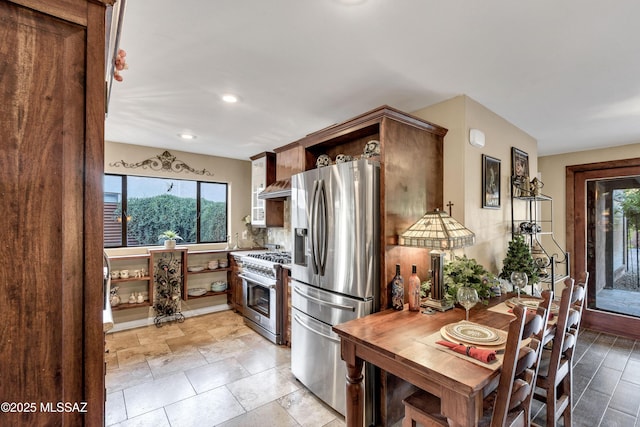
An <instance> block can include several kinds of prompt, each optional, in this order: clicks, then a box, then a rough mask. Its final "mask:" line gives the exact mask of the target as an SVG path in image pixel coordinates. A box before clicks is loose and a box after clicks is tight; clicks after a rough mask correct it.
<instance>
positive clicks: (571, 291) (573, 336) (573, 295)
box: [534, 273, 589, 426]
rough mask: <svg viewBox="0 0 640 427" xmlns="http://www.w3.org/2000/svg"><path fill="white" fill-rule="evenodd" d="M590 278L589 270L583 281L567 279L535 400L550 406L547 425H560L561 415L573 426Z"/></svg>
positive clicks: (543, 353)
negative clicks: (576, 359)
mask: <svg viewBox="0 0 640 427" xmlns="http://www.w3.org/2000/svg"><path fill="white" fill-rule="evenodd" d="M588 278H589V274H588V273H586V274H581V275H579V277H578V280H579V282H576V281H574V279H572V278H567V279H565V287H564V289H563V290H562V296H561V297H560V308H559V311H558V318H557V323H556V332H555V334H554V337H553V343H552V345H551V348H549V347H548V346H547V347H545V348H544V349H543V350H542V355H541V360H540V369H539V371H538V378H537V379H536V389H535V391H534V399H536V400H539V401H541V402H544V403H545V404H546V405H547V410H546V413H547V415H546V425H547V426H556V425H557V423H558V420H559V419H560V417H562V418H563V421H564V425H565V426H570V425H571V418H572V417H571V415H572V406H573V405H572V399H571V389H572V383H573V366H572V365H573V350H574V348H575V345H576V342H577V339H578V331H579V329H580V321H581V318H582V309H583V307H584V302H585V295H586V285H587V280H588Z"/></svg>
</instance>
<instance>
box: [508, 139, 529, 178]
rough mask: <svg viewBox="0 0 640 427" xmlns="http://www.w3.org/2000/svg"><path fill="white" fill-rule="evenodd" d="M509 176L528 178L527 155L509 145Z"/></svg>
mask: <svg viewBox="0 0 640 427" xmlns="http://www.w3.org/2000/svg"><path fill="white" fill-rule="evenodd" d="M511 176H512V177H517V176H518V177H526V178H527V181H528V179H529V155H528V154H527V153H525V152H524V151H522V150H520V149H518V148H516V147H511Z"/></svg>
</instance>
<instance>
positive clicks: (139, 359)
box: [106, 311, 640, 427]
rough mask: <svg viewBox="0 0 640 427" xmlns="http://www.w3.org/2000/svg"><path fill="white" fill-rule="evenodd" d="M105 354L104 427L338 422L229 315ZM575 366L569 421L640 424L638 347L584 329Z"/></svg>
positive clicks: (128, 336)
mask: <svg viewBox="0 0 640 427" xmlns="http://www.w3.org/2000/svg"><path fill="white" fill-rule="evenodd" d="M106 348H107V350H108V353H107V354H106V362H107V377H106V384H107V403H106V425H107V426H122V427H132V426H139V427H146V426H154V427H163V426H171V427H176V426H198V427H206V426H223V427H244V426H256V425H259V426H261V427H270V426H273V427H284V426H309V427H312V426H318V427H323V426H326V427H337V426H344V418H343V417H342V416H341V415H340V414H338V413H336V412H335V411H333V410H332V409H331V408H329V407H328V406H326V405H324V404H323V403H322V402H320V401H319V400H318V399H317V398H315V397H314V396H313V395H312V394H310V393H309V392H307V391H306V389H305V388H304V387H303V386H302V385H301V384H300V383H299V382H298V381H297V380H296V379H295V378H294V377H293V376H292V375H291V372H290V370H289V363H290V351H289V349H288V348H286V347H280V346H275V345H273V344H271V343H270V342H268V341H267V340H265V339H264V338H262V337H261V336H259V335H257V334H256V333H255V332H253V331H252V330H251V329H249V328H247V327H246V326H244V323H243V320H242V317H241V316H240V315H238V314H236V313H233V312H232V311H225V312H220V313H214V314H208V315H204V316H199V317H193V318H189V319H186V320H185V322H184V323H181V324H177V323H176V324H167V325H164V326H163V327H162V328H156V327H155V326H148V327H144V328H138V329H133V330H129V331H123V332H117V333H113V334H109V335H107V344H106ZM576 361H577V365H576V368H575V370H574V372H575V376H574V389H575V391H574V403H575V410H574V423H573V425H574V426H589V427H592V426H624V427H626V426H630V427H633V426H636V427H640V421H639V419H640V418H639V416H638V412H639V409H640V399H639V398H638V396H640V342H636V341H634V340H629V339H625V338H621V337H616V336H612V335H606V334H599V333H596V332H593V331H589V330H585V331H583V332H582V333H581V335H580V339H579V343H578V347H577V353H576ZM543 409H544V407H543V405H541V404H537V403H536V404H535V406H534V413H536V414H537V416H536V419H535V422H536V423H538V424H540V425H544V424H545V421H544V410H543Z"/></svg>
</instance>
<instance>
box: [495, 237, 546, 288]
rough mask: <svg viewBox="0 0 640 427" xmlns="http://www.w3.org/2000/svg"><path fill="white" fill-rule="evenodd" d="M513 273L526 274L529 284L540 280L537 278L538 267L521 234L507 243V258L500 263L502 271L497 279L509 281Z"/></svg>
mask: <svg viewBox="0 0 640 427" xmlns="http://www.w3.org/2000/svg"><path fill="white" fill-rule="evenodd" d="M514 271H521V272H523V273H526V274H527V277H528V278H529V283H530V284H533V283H537V282H538V280H539V279H540V278H539V277H538V267H537V266H536V263H535V261H534V259H533V257H532V256H531V252H530V251H529V245H527V242H525V240H524V236H523V235H522V234H516V235H514V236H513V239H511V241H510V242H509V248H508V249H507V256H506V257H505V258H504V260H503V261H502V271H501V272H500V276H499V277H500V278H501V279H505V280H510V279H511V273H513V272H514Z"/></svg>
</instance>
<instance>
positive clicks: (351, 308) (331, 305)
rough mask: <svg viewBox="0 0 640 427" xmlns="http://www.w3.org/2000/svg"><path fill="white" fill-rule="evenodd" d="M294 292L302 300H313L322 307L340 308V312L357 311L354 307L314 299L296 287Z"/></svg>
mask: <svg viewBox="0 0 640 427" xmlns="http://www.w3.org/2000/svg"><path fill="white" fill-rule="evenodd" d="M293 291H294V292H295V293H297V294H298V295H300V296H301V297H302V298H306V299H308V300H311V301H313V302H317V303H318V304H320V305H327V306H329V307H333V308H338V309H340V310H347V311H353V312H355V311H356V308H355V307H354V306H352V305H343V304H336V303H334V302H330V301H325V300H323V299H320V298H316V297H312V296H311V295H309V294H305V293H304V292H302V291H301V290H300V288H298V287H294V288H293Z"/></svg>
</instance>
